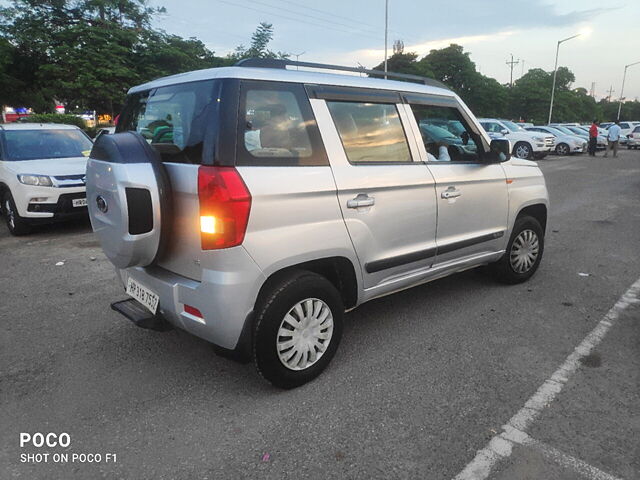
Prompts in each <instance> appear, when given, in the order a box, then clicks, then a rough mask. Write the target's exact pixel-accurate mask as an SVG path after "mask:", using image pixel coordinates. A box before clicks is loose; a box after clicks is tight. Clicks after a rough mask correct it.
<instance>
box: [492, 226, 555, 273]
mask: <svg viewBox="0 0 640 480" xmlns="http://www.w3.org/2000/svg"><path fill="white" fill-rule="evenodd" d="M533 239H535V240H537V250H535V247H534V245H536V242H535V241H533ZM514 244H515V245H514ZM519 245H523V246H524V247H525V248H526V249H528V250H529V251H530V253H532V254H533V251H534V250H535V252H536V253H535V257H534V258H533V259H532V258H531V256H530V255H527V256H526V258H527V259H528V260H526V261H528V262H531V264H530V265H528V264H526V261H524V262H523V263H522V264H520V263H519V259H523V258H524V256H523V255H517V253H516V252H517V251H518V250H519V248H518V246H519ZM543 253H544V231H543V230H542V226H540V222H538V220H536V219H535V218H533V217H530V216H528V215H526V216H522V217H519V218H517V219H516V222H515V225H514V226H513V231H512V232H511V237H510V238H509V243H508V244H507V249H506V253H505V254H504V255H503V256H502V258H501V259H500V260H498V261H497V262H495V263H493V264H492V265H491V266H490V269H491V273H492V274H493V277H494V278H495V279H496V280H498V281H499V282H502V283H507V284H516V283H522V282H526V281H527V280H529V279H530V278H531V277H532V276H533V274H534V273H536V270H538V267H539V265H540V261H541V260H542V254H543Z"/></svg>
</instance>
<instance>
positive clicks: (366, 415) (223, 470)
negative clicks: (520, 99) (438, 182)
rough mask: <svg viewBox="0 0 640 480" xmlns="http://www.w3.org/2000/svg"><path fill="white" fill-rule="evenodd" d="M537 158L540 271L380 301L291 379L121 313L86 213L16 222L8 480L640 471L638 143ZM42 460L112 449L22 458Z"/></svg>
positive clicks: (440, 284)
mask: <svg viewBox="0 0 640 480" xmlns="http://www.w3.org/2000/svg"><path fill="white" fill-rule="evenodd" d="M540 165H541V167H542V169H543V170H544V172H545V175H546V179H547V184H548V188H549V192H550V197H551V202H552V209H551V213H550V219H549V225H548V231H547V244H546V251H545V258H544V260H543V262H542V265H541V268H540V270H539V272H538V273H537V274H536V276H535V277H534V278H533V279H532V281H530V282H529V283H526V284H523V285H517V286H509V287H505V286H503V285H498V284H496V283H494V282H492V281H491V280H489V279H488V277H487V276H486V275H485V274H484V273H483V272H482V271H471V272H466V273H463V274H459V275H455V276H452V277H450V278H446V279H443V280H439V281H437V282H434V283H431V284H428V285H424V286H421V287H417V288H414V289H411V290H408V291H405V292H402V293H400V294H396V295H393V296H389V297H385V298H382V299H379V300H376V301H373V302H371V303H368V304H366V305H364V306H362V307H361V308H359V309H357V310H355V311H354V312H352V313H350V314H349V315H347V317H346V325H345V332H344V337H343V340H342V344H341V347H340V349H339V351H338V353H337V355H336V357H335V359H334V360H333V363H332V365H331V366H330V367H329V368H328V370H327V371H326V372H325V373H324V374H323V375H322V376H321V377H319V378H318V379H317V380H315V381H314V382H312V383H310V384H307V385H305V386H303V387H302V388H299V389H296V390H293V391H281V390H277V389H275V388H272V387H271V386H269V385H268V384H265V383H264V382H263V381H262V380H260V378H259V377H258V376H257V375H256V374H255V372H254V371H253V367H252V366H251V365H240V364H237V363H234V362H231V361H229V360H226V359H223V358H220V357H217V356H216V355H214V353H213V351H212V349H211V348H210V346H209V345H207V344H206V343H205V342H204V341H201V340H199V339H197V338H195V337H192V336H189V335H188V334H186V333H183V332H180V331H171V332H167V333H156V332H149V331H144V330H140V329H137V328H135V327H134V326H133V325H132V324H131V323H129V322H128V321H126V320H125V319H123V318H122V317H120V316H119V315H118V314H116V313H115V312H113V311H111V310H110V309H109V304H110V303H111V302H113V301H114V300H117V299H120V298H124V295H123V291H122V288H121V287H120V286H119V284H118V283H117V281H116V279H115V274H114V271H113V269H112V267H111V265H110V264H109V262H108V261H107V260H106V259H105V257H104V255H103V254H102V253H101V251H100V248H99V246H98V244H97V242H96V240H95V238H94V237H93V235H92V233H91V230H90V226H89V225H88V223H76V224H65V225H57V226H50V227H46V228H43V229H42V230H41V231H39V232H37V233H34V234H32V235H30V236H28V237H22V238H12V237H10V236H9V235H8V233H7V231H6V229H5V228H4V226H2V227H1V228H0V272H2V277H1V278H2V292H1V293H0V299H1V300H0V320H1V321H2V326H3V329H4V332H3V335H2V337H1V347H2V348H1V349H0V365H1V374H0V423H1V424H2V434H1V438H2V445H1V449H0V465H1V466H0V469H1V471H0V478H25V479H32V478H42V479H44V478H46V479H53V478H60V479H69V478H135V479H146V478H148V479H164V478H166V479H175V478H179V479H191V478H193V479H204V478H209V479H213V478H224V479H227V478H265V479H268V478H273V479H282V478H295V479H302V478H428V479H451V478H455V477H456V476H458V478H491V479H500V480H504V479H521V478H522V479H524V478H531V479H550V478H554V479H579V478H593V479H596V478H597V479H610V478H621V479H628V480H631V479H635V478H640V373H639V372H640V353H639V350H638V349H639V346H640V303H638V300H637V299H638V298H639V295H638V293H637V292H636V290H638V289H640V284H638V283H635V282H637V281H638V279H639V278H640V256H639V255H638V254H639V250H640V152H638V151H627V150H624V151H622V152H621V155H620V157H619V158H617V159H612V158H609V159H603V158H602V157H599V158H595V159H592V158H589V157H587V156H580V157H570V158H558V157H549V158H547V159H545V160H543V161H541V162H540ZM59 262H64V264H62V265H57V263H59ZM634 284H635V285H636V286H637V287H638V288H636V287H633V288H631V289H630V287H632V285H634ZM625 292H627V294H626V295H624V294H625ZM612 307H615V308H613V310H612ZM594 329H596V330H594ZM594 332H595V334H594ZM589 335H591V336H589ZM594 335H595V336H594ZM585 338H586V339H587V340H586V341H587V343H586V344H585V343H584V342H585ZM578 346H580V349H579V350H578V353H577V354H575V353H574V349H576V347H578ZM572 354H573V356H572ZM587 354H588V355H587ZM585 355H586V356H585ZM560 367H562V368H560ZM559 368H560V370H558V369H559ZM558 372H560V374H561V375H560V376H558ZM554 373H556V376H554ZM552 377H553V378H552ZM550 379H551V380H550ZM517 415H520V416H519V417H518V416H517ZM514 416H515V417H517V418H516V420H514ZM510 419H511V420H510ZM518 419H520V420H522V419H525V420H526V421H524V422H523V424H522V423H518V421H520V420H518ZM505 425H506V427H504V426H505ZM516 427H518V428H516ZM20 432H45V433H46V432H67V433H69V435H70V436H71V445H70V446H69V447H68V448H66V449H65V448H49V449H48V448H41V449H36V448H34V447H29V448H27V447H25V448H22V449H21V448H20V446H19V434H20ZM36 452H41V453H42V452H67V453H69V454H71V453H74V452H75V453H100V454H102V455H103V461H102V462H101V463H97V464H89V463H67V464H56V463H53V462H52V461H51V459H50V460H49V463H39V464H36V463H21V461H20V460H21V458H20V454H21V453H36ZM106 453H115V454H116V455H117V461H116V462H115V463H112V462H109V463H107V462H105V461H104V457H105V454H106Z"/></svg>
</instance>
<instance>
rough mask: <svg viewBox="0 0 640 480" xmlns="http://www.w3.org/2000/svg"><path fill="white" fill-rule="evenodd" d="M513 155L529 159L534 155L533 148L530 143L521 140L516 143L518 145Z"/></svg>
mask: <svg viewBox="0 0 640 480" xmlns="http://www.w3.org/2000/svg"><path fill="white" fill-rule="evenodd" d="M513 155H514V156H515V157H518V158H522V159H525V160H528V159H530V158H532V156H533V149H532V148H531V145H529V144H528V143H525V142H519V143H516V146H515V147H514V148H513Z"/></svg>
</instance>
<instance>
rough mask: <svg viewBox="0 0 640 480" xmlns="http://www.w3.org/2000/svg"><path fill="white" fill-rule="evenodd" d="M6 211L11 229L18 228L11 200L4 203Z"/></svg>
mask: <svg viewBox="0 0 640 480" xmlns="http://www.w3.org/2000/svg"><path fill="white" fill-rule="evenodd" d="M4 210H5V212H7V221H8V222H9V225H10V226H11V228H15V226H16V214H15V213H14V211H13V208H11V200H9V199H6V200H5V202H4Z"/></svg>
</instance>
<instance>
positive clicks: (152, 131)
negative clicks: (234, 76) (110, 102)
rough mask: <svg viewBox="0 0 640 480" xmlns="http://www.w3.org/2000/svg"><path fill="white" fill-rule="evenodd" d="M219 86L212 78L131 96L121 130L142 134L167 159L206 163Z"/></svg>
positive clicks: (170, 160) (214, 123) (168, 160)
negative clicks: (205, 145) (206, 151)
mask: <svg viewBox="0 0 640 480" xmlns="http://www.w3.org/2000/svg"><path fill="white" fill-rule="evenodd" d="M219 85H220V84H219V82H215V81H213V80H208V81H203V82H192V83H185V84H180V85H170V86H167V87H161V88H156V89H153V90H149V91H146V92H141V93H135V94H133V95H130V96H129V97H128V99H127V103H126V105H125V109H124V111H123V113H122V117H121V119H120V121H119V123H118V128H117V131H118V132H125V131H134V132H138V133H140V134H141V135H142V136H143V137H144V138H145V139H146V140H147V142H149V144H151V145H152V146H153V147H154V148H155V149H156V150H157V151H158V152H159V153H160V155H161V157H162V160H163V161H165V162H176V163H196V164H199V163H202V160H203V151H204V143H205V138H213V130H214V129H215V128H216V127H215V125H216V122H215V118H216V112H217V109H218V104H219V102H218V93H219Z"/></svg>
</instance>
